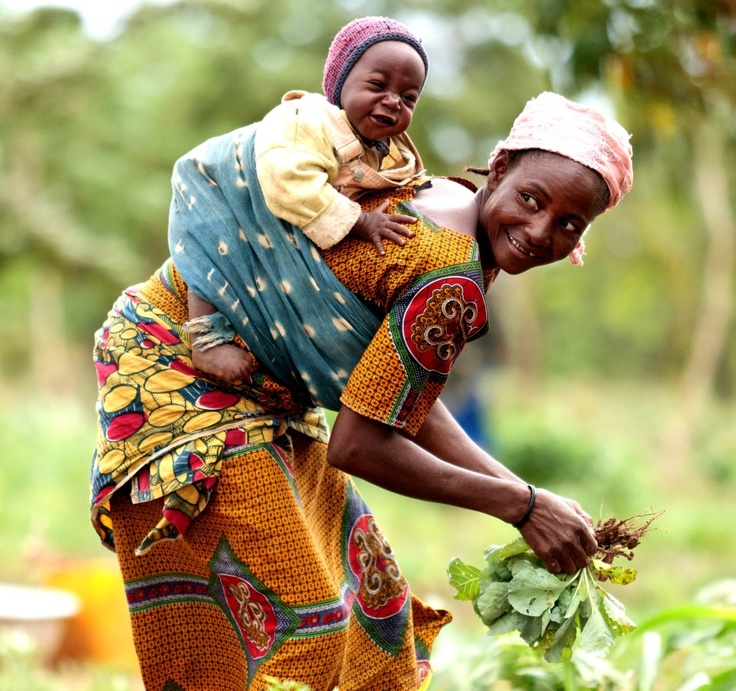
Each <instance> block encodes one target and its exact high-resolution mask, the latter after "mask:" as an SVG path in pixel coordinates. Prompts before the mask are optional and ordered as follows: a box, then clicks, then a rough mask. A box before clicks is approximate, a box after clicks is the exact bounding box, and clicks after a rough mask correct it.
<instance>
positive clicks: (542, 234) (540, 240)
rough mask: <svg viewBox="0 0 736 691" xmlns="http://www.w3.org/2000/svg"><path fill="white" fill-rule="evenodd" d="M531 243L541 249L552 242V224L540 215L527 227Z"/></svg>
mask: <svg viewBox="0 0 736 691" xmlns="http://www.w3.org/2000/svg"><path fill="white" fill-rule="evenodd" d="M527 233H528V234H529V241H530V242H531V243H532V244H534V245H539V246H540V247H547V245H549V244H550V242H552V223H551V222H550V221H549V220H547V219H545V218H544V217H543V215H542V214H539V215H538V216H537V217H535V218H534V220H533V221H532V222H531V223H529V225H528V226H527Z"/></svg>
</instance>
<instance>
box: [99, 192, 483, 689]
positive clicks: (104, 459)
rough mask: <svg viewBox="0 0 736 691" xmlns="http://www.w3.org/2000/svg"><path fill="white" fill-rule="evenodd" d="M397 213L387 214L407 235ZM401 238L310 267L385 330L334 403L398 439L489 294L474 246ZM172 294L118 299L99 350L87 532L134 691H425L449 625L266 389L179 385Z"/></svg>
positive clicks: (183, 374) (430, 237)
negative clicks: (112, 592)
mask: <svg viewBox="0 0 736 691" xmlns="http://www.w3.org/2000/svg"><path fill="white" fill-rule="evenodd" d="M402 195H403V196H402ZM411 198H412V193H411V192H410V191H406V192H405V193H404V192H401V193H399V194H397V195H394V197H393V199H394V203H395V204H398V206H395V207H394V208H395V209H396V210H397V211H399V212H402V213H410V214H415V215H416V212H415V211H414V209H413V207H412V206H411ZM414 229H415V230H416V237H415V238H414V239H412V240H411V241H410V242H409V243H407V246H406V247H405V248H404V249H403V250H402V249H399V248H398V247H394V246H387V248H386V249H387V254H386V257H384V258H380V257H379V256H378V255H377V253H376V252H375V250H374V248H373V247H372V246H371V245H370V244H368V243H360V242H358V241H354V240H352V239H348V240H346V241H344V242H343V243H341V244H340V245H339V246H338V247H335V248H333V249H330V250H327V251H325V252H324V254H323V256H324V259H325V261H326V262H327V263H328V265H329V266H330V267H331V268H332V270H333V271H334V272H335V274H336V275H337V276H338V278H339V279H340V280H341V281H343V283H344V284H345V285H347V286H348V287H349V288H350V289H351V290H353V291H354V292H355V293H356V294H358V295H359V296H360V297H361V298H363V299H364V300H365V301H366V302H367V303H369V304H370V305H372V307H373V308H374V309H375V310H376V312H377V313H379V314H382V315H385V318H384V319H383V322H382V324H381V326H380V328H379V330H378V332H377V333H376V335H375V338H374V339H373V341H372V342H371V343H370V345H369V347H368V349H367V351H366V352H365V354H364V356H363V358H362V359H361V360H360V362H359V363H358V365H357V367H356V368H355V370H354V371H353V373H352V375H351V376H350V378H349V381H348V385H347V388H346V389H345V391H344V394H343V398H342V401H343V403H344V404H345V405H348V406H349V407H350V408H352V409H354V410H356V411H357V412H359V413H361V414H363V415H366V416H368V417H371V418H373V419H376V420H380V421H381V422H385V423H386V424H389V425H392V426H394V427H397V428H404V429H406V430H408V431H409V432H415V431H416V430H417V429H418V428H419V426H420V425H421V423H422V421H423V420H424V418H425V417H426V415H427V413H428V412H429V410H430V408H431V406H432V405H433V403H434V402H435V401H436V400H437V397H438V396H439V394H440V391H441V390H442V387H443V386H444V383H445V380H446V378H447V375H448V373H449V371H450V369H451V367H452V363H453V362H454V360H455V358H456V357H457V355H458V354H459V353H460V351H461V350H462V347H463V345H464V344H465V342H466V341H467V340H470V339H471V338H475V337H477V336H479V335H480V334H481V333H483V331H484V330H485V328H486V312H485V301H484V292H485V288H487V284H488V281H487V278H486V281H485V283H484V277H483V275H482V273H481V268H480V264H479V262H478V248H477V244H476V243H475V242H474V241H473V240H472V239H471V238H469V237H467V236H464V235H459V234H457V233H454V232H452V231H449V230H446V229H442V228H437V227H435V226H433V225H432V224H431V223H428V222H426V219H421V220H420V222H419V223H418V224H417V225H416V226H415V228H414ZM186 290H187V289H186V286H185V285H184V284H183V283H182V281H181V279H180V278H179V276H178V275H177V273H176V271H175V270H174V269H173V266H172V265H171V263H170V262H167V263H166V264H165V265H164V267H162V269H161V270H160V271H159V272H157V273H156V275H154V276H153V277H152V278H151V279H150V280H149V281H147V282H146V283H144V284H142V285H140V286H135V287H133V288H131V289H128V290H127V291H125V293H124V294H123V295H122V296H121V298H120V299H119V300H118V302H117V303H116V305H115V306H114V308H113V309H112V310H111V312H110V314H109V315H108V319H107V321H106V322H105V324H104V325H103V327H102V328H101V329H100V330H99V331H98V333H97V334H96V343H95V364H96V368H97V373H98V382H99V387H100V389H99V402H98V419H99V433H98V444H97V453H96V456H95V462H94V466H93V473H92V479H93V485H92V488H93V492H92V498H93V520H94V523H95V527H96V528H97V530H98V532H99V534H100V537H101V538H102V539H103V541H104V542H105V543H106V544H107V545H108V546H109V547H111V548H113V549H115V550H116V552H117V555H118V559H119V562H120V566H121V571H122V573H123V577H124V580H125V587H126V592H127V597H128V603H129V608H130V612H131V619H132V622H133V631H134V638H135V643H136V650H137V653H138V656H139V660H140V664H141V669H142V673H143V677H144V680H145V683H146V688H148V689H156V690H158V689H169V690H170V689H184V690H186V691H198V690H202V691H210V690H211V689H217V690H218V691H228V690H229V689H249V690H250V691H253V690H256V691H257V690H262V689H268V688H269V686H268V681H267V679H268V678H276V679H281V680H295V681H299V682H301V683H303V684H307V685H309V686H310V687H311V689H313V691H318V690H325V691H327V690H331V689H334V688H337V687H339V689H340V691H352V690H356V691H357V690H358V689H360V690H362V691H376V690H382V689H391V690H392V691H393V690H394V689H396V690H398V691H401V690H403V689H407V690H410V689H411V690H414V689H419V688H426V684H427V681H428V679H429V677H430V665H429V653H430V649H431V646H432V643H433V641H434V639H435V637H436V635H437V633H438V632H439V630H440V628H441V627H442V626H443V625H445V624H446V623H447V622H448V621H449V620H450V615H449V614H448V613H447V612H444V611H435V610H434V609H432V608H429V607H426V606H424V605H423V604H422V603H421V602H419V600H417V599H416V598H415V597H414V596H413V595H412V594H411V592H410V589H409V585H408V583H407V582H406V580H405V578H404V576H403V574H402V572H401V568H400V564H399V562H398V560H397V558H396V556H395V555H394V554H393V552H392V551H391V547H390V544H389V542H388V540H387V539H386V537H385V536H384V535H383V533H382V532H381V530H380V528H379V525H378V523H377V521H376V519H375V518H374V516H373V514H372V513H371V511H370V509H369V507H368V506H367V505H366V504H365V503H364V502H363V500H362V498H361V497H360V495H359V493H358V492H357V489H356V488H355V485H354V484H353V483H352V481H351V480H350V478H349V477H347V476H345V475H344V474H342V473H341V472H339V471H337V470H335V469H334V468H332V467H331V466H330V465H329V464H328V463H327V460H326V449H327V445H326V443H325V436H324V432H325V429H324V426H323V420H321V419H320V417H319V413H318V412H316V411H300V410H297V409H296V408H295V403H294V400H293V397H291V396H290V392H289V391H287V390H285V389H283V388H282V387H279V386H278V385H277V384H275V383H274V381H273V380H272V379H271V378H270V377H268V375H267V374H266V373H264V372H263V371H262V370H257V371H256V373H255V375H254V377H253V382H252V384H251V385H244V386H242V387H240V388H238V389H233V388H228V387H224V386H223V384H222V382H217V381H215V380H212V379H208V378H207V377H205V376H203V375H201V374H200V373H198V372H196V371H195V370H192V368H191V350H190V345H189V342H188V336H187V335H186V334H185V333H184V332H183V330H182V324H183V322H184V321H185V320H186V316H187V311H186ZM167 538H168V539H167Z"/></svg>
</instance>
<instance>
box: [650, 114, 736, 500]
mask: <svg viewBox="0 0 736 691" xmlns="http://www.w3.org/2000/svg"><path fill="white" fill-rule="evenodd" d="M723 131H724V130H723V129H722V128H719V127H718V125H717V124H716V123H703V127H702V128H701V131H700V135H699V143H698V146H697V147H695V148H694V154H695V160H694V166H695V170H694V173H695V178H694V182H695V194H696V197H697V200H698V203H699V205H700V211H701V217H702V219H703V223H704V225H705V230H706V234H707V238H708V247H707V252H706V255H705V263H704V266H703V272H702V276H703V282H702V286H701V287H702V296H701V303H700V308H699V309H698V313H697V318H696V320H695V324H694V328H693V337H692V342H691V345H690V352H689V355H688V358H687V360H686V362H685V365H684V368H683V370H682V375H681V378H680V384H679V391H678V393H677V397H678V400H677V401H676V405H675V413H674V414H673V417H672V420H671V423H670V426H669V429H668V430H667V436H666V438H665V440H664V457H663V459H662V466H663V470H664V471H665V472H663V473H662V477H664V478H666V480H667V481H668V482H669V483H670V484H671V485H673V486H674V485H676V484H677V483H678V482H680V481H682V480H683V479H684V477H685V473H686V470H687V466H688V463H689V462H690V461H691V455H692V450H693V445H694V441H695V436H696V434H697V431H698V427H699V423H700V421H701V418H702V415H703V413H704V412H705V409H706V407H707V403H708V400H709V397H710V394H711V392H712V391H713V385H714V381H715V376H716V372H717V369H718V364H719V362H720V360H721V358H722V357H723V353H724V350H725V348H726V346H727V343H728V333H729V328H730V323H731V319H732V311H733V291H734V288H733V286H734V271H735V267H736V219H734V213H733V210H732V208H731V205H730V202H731V198H732V196H731V194H730V188H729V184H728V172H727V168H726V162H725V160H724V152H725V151H726V150H727V146H726V142H725V141H724V135H723Z"/></svg>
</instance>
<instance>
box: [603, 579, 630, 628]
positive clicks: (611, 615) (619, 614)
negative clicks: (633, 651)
mask: <svg viewBox="0 0 736 691" xmlns="http://www.w3.org/2000/svg"><path fill="white" fill-rule="evenodd" d="M599 591H600V603H601V612H602V613H603V616H605V617H606V619H607V620H608V624H609V626H610V627H611V630H612V631H613V633H614V634H615V635H616V636H621V635H622V634H625V633H629V632H630V631H633V630H634V629H635V628H636V624H635V623H634V622H633V621H631V619H629V617H627V616H626V611H625V610H624V606H623V605H622V604H621V603H620V602H619V601H618V600H617V599H616V598H615V597H614V596H613V595H611V594H610V593H607V592H605V591H604V590H602V589H600V588H599Z"/></svg>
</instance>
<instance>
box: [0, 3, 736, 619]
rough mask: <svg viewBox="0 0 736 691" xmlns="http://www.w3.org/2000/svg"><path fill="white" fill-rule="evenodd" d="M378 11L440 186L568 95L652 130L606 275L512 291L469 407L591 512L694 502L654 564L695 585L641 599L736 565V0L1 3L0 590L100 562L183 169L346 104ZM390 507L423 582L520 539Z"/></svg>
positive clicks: (615, 221)
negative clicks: (119, 15)
mask: <svg viewBox="0 0 736 691" xmlns="http://www.w3.org/2000/svg"><path fill="white" fill-rule="evenodd" d="M366 14H386V15H390V16H392V17H395V18H397V19H399V20H402V21H404V22H406V23H407V24H408V25H409V26H410V27H411V28H412V29H414V30H415V31H416V32H417V33H418V34H419V35H421V36H422V37H423V40H424V42H425V45H426V48H427V52H428V54H429V56H430V72H429V78H428V81H427V86H426V89H425V92H424V94H423V95H422V98H421V102H420V104H419V107H418V110H417V114H416V117H415V119H414V122H413V124H412V128H411V134H412V136H413V138H414V140H415V142H416V143H417V145H418V147H419V150H420V151H421V152H422V156H423V159H424V162H425V164H426V165H427V167H428V169H429V171H430V172H432V173H436V174H442V175H466V174H464V173H463V168H464V166H466V165H474V166H483V165H484V164H485V162H486V160H487V157H488V152H489V151H490V150H491V149H492V148H493V146H494V145H495V143H496V142H497V141H498V140H499V139H501V138H503V137H504V136H505V134H506V133H507V132H508V129H509V127H510V125H511V123H512V121H513V118H514V117H515V116H516V115H517V114H518V113H519V112H520V110H521V108H522V107H523V105H524V103H525V102H526V101H527V100H528V99H529V98H531V97H533V96H535V95H536V94H538V93H539V92H540V91H543V90H547V89H549V90H554V91H558V92H560V93H562V94H564V95H566V96H568V97H570V98H574V99H577V100H581V101H584V102H591V103H595V104H597V105H599V106H600V107H602V108H604V109H606V110H607V111H609V112H611V113H612V114H614V115H615V116H616V117H617V118H618V119H619V120H620V122H622V124H624V126H625V127H626V128H627V129H628V130H629V131H630V132H632V134H633V137H632V145H633V147H634V151H635V184H634V189H633V191H632V192H631V194H630V195H629V196H628V197H627V198H626V199H624V201H623V202H622V204H621V205H620V206H619V207H618V208H617V209H616V210H615V211H613V212H612V213H611V214H609V215H605V216H603V217H602V218H600V219H598V220H597V221H596V223H595V225H594V228H593V229H592V230H591V232H590V234H589V236H588V242H587V244H588V255H587V257H586V265H585V267H584V268H582V269H574V268H571V267H570V266H569V265H567V264H566V263H560V265H556V266H551V267H546V268H545V269H544V270H540V271H534V272H531V273H530V274H528V275H523V276H519V277H514V278H511V277H506V276H502V277H501V278H500V279H499V280H498V282H497V284H496V285H494V287H493V289H492V290H491V291H490V293H489V302H490V308H491V312H492V317H493V327H492V333H491V336H490V337H489V338H486V339H484V340H483V342H480V343H475V344H472V347H469V348H468V357H467V358H465V356H464V358H461V360H460V361H459V364H458V366H457V367H456V370H457V371H456V372H454V373H453V378H451V382H452V381H454V382H455V383H454V384H452V386H451V387H450V388H449V389H448V392H447V399H448V402H450V401H451V402H453V403H455V404H458V405H460V404H462V402H463V401H467V400H469V399H471V398H475V399H477V404H478V406H479V407H480V410H481V424H482V426H483V428H484V429H483V433H484V435H485V436H484V443H487V444H488V445H489V446H490V447H491V448H492V450H494V451H497V452H498V453H499V455H500V456H501V458H502V460H505V461H506V462H508V464H509V465H510V466H512V467H513V468H514V469H515V470H517V471H518V472H519V473H520V474H522V475H524V476H526V477H528V478H529V479H530V480H531V481H536V482H538V483H540V484H546V485H547V486H549V487H550V488H552V489H555V490H557V491H569V492H570V493H571V494H574V495H575V496H576V498H579V499H580V500H581V502H583V503H585V501H587V502H588V504H587V505H586V508H588V510H589V511H590V512H591V513H594V512H595V511H597V510H598V505H599V502H600V501H601V498H602V497H605V498H606V502H607V504H606V505H605V506H604V507H603V508H604V510H609V509H610V510H615V511H619V512H629V513H634V512H637V511H640V510H642V509H643V508H645V506H647V505H651V506H653V508H655V509H657V510H659V509H666V510H667V511H668V514H667V517H666V518H665V519H664V520H665V522H666V525H667V534H664V532H663V534H662V536H660V537H656V536H655V537H654V538H652V551H653V552H654V553H655V554H656V555H657V556H656V557H652V558H651V559H650V563H649V564H648V568H650V569H652V571H650V573H653V572H657V571H656V569H657V568H658V565H659V562H660V561H661V560H662V559H663V557H661V556H660V555H663V554H665V553H667V552H668V551H669V553H670V554H672V553H676V554H677V558H678V559H681V560H682V561H681V562H680V563H681V565H682V570H681V572H680V574H679V576H678V577H676V578H674V579H670V580H669V581H667V582H665V581H666V579H667V577H666V576H665V575H664V574H665V573H667V571H666V569H665V568H664V567H662V571H661V574H662V575H661V578H656V579H653V581H654V582H651V581H650V582H649V584H648V585H643V586H641V587H642V590H641V591H639V595H638V596H637V597H636V598H634V601H633V603H632V606H633V607H634V608H636V607H640V608H641V611H642V612H645V611H648V610H651V609H652V608H655V607H656V606H659V605H660V604H662V602H663V601H665V600H666V599H667V598H670V599H671V600H676V599H677V598H681V597H683V596H684V594H685V592H686V591H687V589H688V588H689V587H690V586H694V585H703V584H704V583H705V582H707V581H708V579H709V578H715V577H717V576H724V575H728V572H729V570H730V572H731V575H734V574H733V566H732V565H726V564H724V563H723V560H724V554H727V553H728V549H729V548H730V550H731V551H730V553H731V555H732V554H733V549H734V547H735V545H736V541H735V540H734V537H733V535H732V528H730V527H728V526H732V525H733V521H732V520H731V522H730V523H729V522H728V520H727V519H728V518H729V517H731V518H736V516H732V514H733V512H734V509H733V508H731V507H730V504H732V493H733V486H734V483H735V482H736V480H735V478H734V461H733V459H734V455H735V454H736V438H735V436H736V433H735V432H734V425H733V414H734V412H735V411H734V408H735V407H736V406H734V390H735V389H736V331H735V329H736V327H735V325H734V320H733V314H734V304H733V303H734V272H735V271H736V218H735V215H734V214H735V213H736V205H735V204H734V199H735V197H734V194H733V189H734V188H735V187H736V165H735V164H734V161H735V160H736V157H735V156H734V154H735V152H736V151H735V150H736V90H735V89H734V84H736V3H735V2H734V1H733V0H591V1H590V2H586V3H578V2H572V1H571V0H486V1H483V2H480V1H479V0H442V1H441V2H440V1H439V0H422V1H421V2H420V1H419V0H402V1H401V2H398V1H394V0H385V1H370V0H333V1H331V2H328V1H327V0H312V2H310V3H304V2H301V1H300V0H268V1H267V2H266V1H265V0H180V1H178V2H171V3H170V4H163V5H160V4H155V5H148V4H146V3H145V2H143V3H142V4H141V5H140V7H139V8H138V9H136V10H135V11H134V12H133V13H132V14H131V15H130V16H129V17H128V19H127V21H125V22H123V23H121V24H120V25H119V26H118V27H117V29H116V30H115V31H114V32H112V33H111V34H110V35H108V36H105V37H104V38H93V37H91V36H90V35H89V34H88V33H86V32H85V30H84V24H83V21H82V18H81V17H80V16H79V15H78V14H77V13H76V12H74V11H73V10H70V9H63V8H58V7H41V8H38V9H35V10H32V11H30V10H29V11H23V12H18V11H11V10H10V9H9V8H7V7H4V5H3V3H2V0H0V70H1V72H2V74H3V75H4V77H3V79H2V80H1V81H0V123H2V124H1V126H0V304H2V319H0V391H2V401H0V406H1V407H2V408H1V409H2V415H3V420H2V425H0V439H2V441H3V449H4V459H3V461H2V472H0V497H2V498H3V505H4V507H5V508H4V513H6V514H7V518H8V520H7V521H6V520H5V518H4V519H3V533H4V535H3V536H2V540H3V543H4V546H3V554H0V556H2V557H3V559H2V562H3V567H2V569H0V577H5V578H15V579H21V578H25V579H30V578H31V577H32V574H31V573H30V572H29V565H30V564H32V559H31V558H30V557H29V561H23V560H21V561H18V560H17V559H15V558H13V557H8V558H5V557H7V555H9V554H17V553H19V552H22V553H23V554H25V555H37V554H38V553H39V551H43V549H45V548H48V546H49V545H50V546H52V547H53V548H55V549H58V550H60V551H62V552H64V553H72V554H83V555H91V554H97V553H98V552H99V549H100V548H99V546H98V545H97V544H96V542H95V538H94V536H93V535H92V534H91V530H90V529H88V528H87V526H86V515H85V513H86V506H84V505H83V504H85V502H86V491H87V490H86V474H87V472H88V459H89V457H90V455H91V448H92V445H93V435H94V428H93V422H94V420H93V418H94V414H93V405H94V398H95V387H96V384H95V380H94V374H93V369H92V367H91V360H90V352H91V344H92V333H93V332H94V330H95V329H96V328H97V327H98V326H99V324H101V322H102V320H103V318H104V315H105V313H106V312H107V310H108V309H109V307H110V305H111V304H112V302H113V300H114V298H115V297H116V296H117V295H118V294H119V292H120V291H121V289H122V288H123V287H124V286H126V285H129V284H132V283H135V282H138V281H141V280H144V279H146V278H147V277H148V276H149V275H150V274H151V273H152V272H153V271H154V270H155V269H156V267H157V266H158V265H159V264H160V263H161V262H162V260H163V259H164V258H165V256H166V255H167V245H166V224H167V213H168V205H169V200H170V173H171V168H172V165H173V163H174V161H175V160H176V159H177V158H178V157H179V156H180V155H182V154H183V153H184V152H186V151H188V150H189V149H190V148H192V147H193V146H195V145H196V144H198V143H199V142H201V141H203V140H204V139H206V138H208V137H210V136H214V135H217V134H221V133H223V132H225V131H229V130H231V129H235V128H237V127H239V126H241V125H244V124H247V123H249V122H252V121H255V120H258V119H260V118H261V117H262V116H263V115H264V114H265V113H266V112H267V111H268V110H269V109H270V108H272V107H273V106H274V105H275V104H276V103H277V102H278V100H279V99H280V97H281V95H282V94H283V93H284V92H285V91H287V90H289V89H295V88H301V89H307V90H313V91H319V90H320V84H321V75H322V66H323V63H324V58H325V55H326V51H327V48H328V46H329V43H330V40H331V38H332V36H333V35H334V33H335V32H336V31H337V30H338V29H339V28H340V27H341V26H342V25H344V24H345V23H346V22H347V21H349V20H350V19H352V18H354V17H357V16H362V15H366ZM466 176H467V175H466ZM475 182H476V183H477V184H480V183H481V182H482V179H481V178H476V179H475ZM463 361H464V362H465V363H467V364H463ZM28 468H32V470H31V471H29V470H28ZM70 487H72V488H73V490H70V493H69V494H64V493H61V494H60V493H59V488H70ZM366 492H367V493H368V494H369V495H373V494H374V496H371V498H370V500H371V501H372V502H374V503H379V504H383V505H385V506H383V507H382V509H381V510H380V511H378V510H377V511H376V512H377V513H378V514H379V516H380V515H381V512H382V511H383V512H384V513H385V515H386V519H385V520H386V521H387V522H389V523H391V521H395V525H396V526H397V533H398V535H397V536H396V537H394V538H393V539H394V541H395V542H397V543H399V546H398V548H397V551H398V552H399V554H400V555H403V559H405V560H406V561H405V568H406V569H407V571H409V573H410V575H411V576H412V578H413V580H414V581H415V582H418V584H419V586H420V588H421V587H424V588H425V589H429V590H433V591H437V590H440V591H441V590H442V587H444V586H442V585H438V581H439V582H442V578H443V570H444V566H445V565H446V563H447V561H448V559H449V558H450V557H451V556H454V553H455V552H456V550H457V548H458V546H459V547H460V548H463V547H464V548H466V549H475V550H476V552H475V553H473V554H467V555H465V556H466V557H467V560H468V561H471V562H472V561H476V560H477V555H478V552H477V550H482V549H483V547H484V546H485V545H486V544H488V543H489V542H490V541H492V539H491V536H492V535H496V536H498V539H504V538H505V537H509V538H511V537H512V536H513V534H512V533H510V532H509V533H505V532H504V530H505V527H504V526H502V527H501V528H500V529H499V528H498V525H497V524H494V523H493V522H491V523H489V524H488V526H489V527H488V530H487V531H486V532H484V531H483V530H482V529H481V528H482V527H483V526H484V525H486V524H485V523H483V519H480V521H479V518H478V517H477V516H468V515H465V514H458V513H457V512H455V511H454V510H451V509H446V507H434V508H433V509H432V510H430V509H429V508H427V507H422V511H423V512H424V513H423V514H422V516H423V517H424V520H423V521H422V524H423V525H422V526H419V527H418V528H417V530H416V531H411V533H410V534H406V531H402V529H401V526H402V520H404V518H403V517H404V516H405V515H406V512H407V511H414V510H416V506H415V504H412V503H410V502H405V501H404V500H401V499H394V498H389V499H386V498H385V496H382V495H381V493H379V492H376V493H373V491H372V489H371V488H366ZM729 493H730V494H729ZM729 496H730V497H731V499H730V500H729V499H728V497H729ZM6 500H7V502H6ZM729 502H730V503H729ZM591 504H592V505H591ZM12 507H15V509H14V510H11V509H12ZM31 507H32V508H33V510H32V511H31ZM23 509H25V512H26V513H23ZM65 509H66V511H67V513H66V514H65ZM714 511H715V515H714ZM705 514H708V515H709V518H708V519H706V517H705ZM60 516H62V517H64V519H65V520H60ZM66 519H68V520H66ZM448 525H449V526H451V527H450V528H449V529H448ZM443 530H444V531H445V532H446V533H447V539H446V541H445V542H442V541H441V540H439V541H438V540H437V535H440V534H442V531H443ZM80 531H81V532H80ZM388 533H389V535H391V531H390V530H388ZM425 533H426V534H425ZM494 539H496V538H494ZM415 540H417V541H420V544H422V549H421V550H419V551H418V550H417V549H416V548H415V544H416V543H415ZM402 542H403V543H405V544H404V545H402V544H401V543H402ZM438 543H441V544H438ZM395 546H396V545H395ZM658 550H659V551H658ZM698 550H700V551H698ZM417 552H418V553H417ZM644 559H646V557H644ZM430 563H431V566H428V565H427V564H430ZM657 573H660V572H657ZM443 596H445V597H446V596H447V592H444V593H443ZM461 623H462V622H461Z"/></svg>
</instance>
